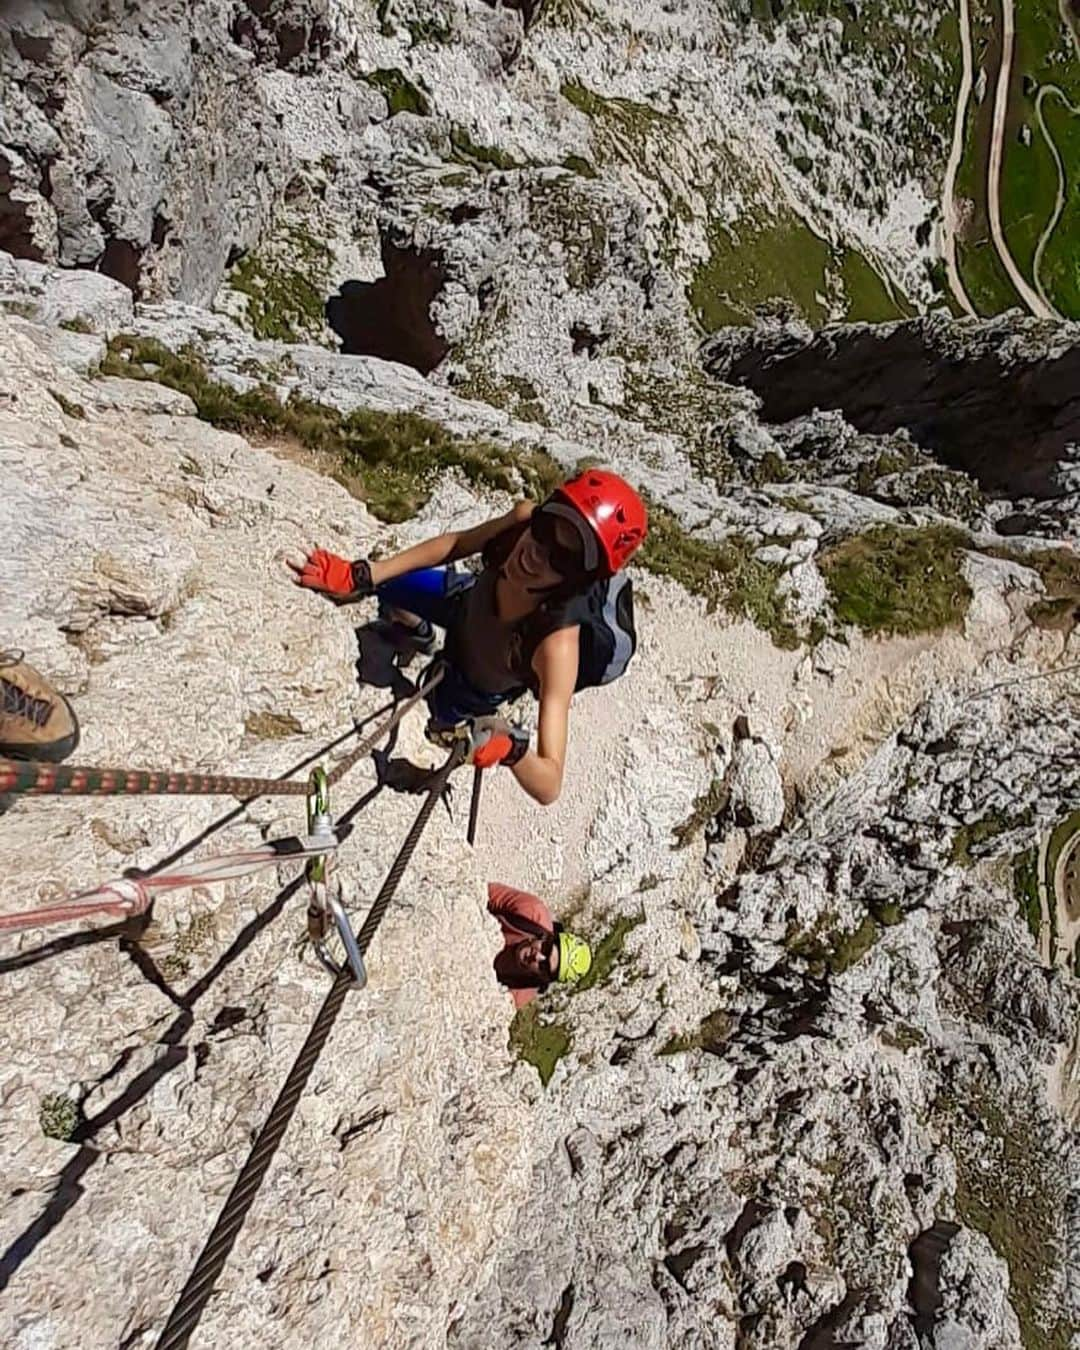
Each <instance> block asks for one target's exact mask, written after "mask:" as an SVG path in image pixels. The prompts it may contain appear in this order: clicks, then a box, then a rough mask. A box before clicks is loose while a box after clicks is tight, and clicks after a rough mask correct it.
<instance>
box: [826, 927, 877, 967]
mask: <svg viewBox="0 0 1080 1350" xmlns="http://www.w3.org/2000/svg"><path fill="white" fill-rule="evenodd" d="M878 936H879V933H878V926H877V923H876V922H875V920H874V919H873V917H872V916H871V915H869V914H868V915H867V916H866V918H865V919H863V921H862V923H860V924H859V926H858V928H856V929H855V931H854V932H852V933H841V934H840V935H839V936H838V937H837V938H836V939H835V946H834V947H833V949H832V952H831V953H830V954H829V956H828V958H827V959H828V963H829V969H830V970H831V971H832V973H833V974H834V975H842V974H843V973H844V971H845V970H850V969H851V967H852V966H854V965H857V964H858V963H859V962H860V961H861V960H862V959H863V957H864V956H865V955H866V954H867V952H868V951H869V950H870V948H871V947H872V946H873V945H874V943H875V942H876V941H877V940H878Z"/></svg>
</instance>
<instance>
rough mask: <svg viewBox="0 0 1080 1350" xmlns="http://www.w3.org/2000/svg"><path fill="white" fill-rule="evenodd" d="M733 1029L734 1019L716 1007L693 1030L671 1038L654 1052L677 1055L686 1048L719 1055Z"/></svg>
mask: <svg viewBox="0 0 1080 1350" xmlns="http://www.w3.org/2000/svg"><path fill="white" fill-rule="evenodd" d="M734 1029H735V1019H734V1017H732V1015H731V1014H730V1013H729V1012H726V1011H725V1010H724V1009H723V1008H717V1010H716V1011H715V1012H711V1013H709V1015H708V1017H704V1018H702V1020H701V1025H700V1026H699V1027H698V1028H697V1029H696V1030H695V1031H689V1032H684V1033H683V1034H682V1035H681V1036H672V1038H671V1039H670V1040H669V1041H668V1042H667V1043H666V1044H664V1045H663V1046H661V1047H660V1049H659V1050H658V1051H657V1052H656V1053H657V1054H658V1055H679V1054H682V1053H683V1052H684V1051H686V1050H704V1051H705V1053H706V1054H709V1055H719V1054H721V1053H722V1052H723V1049H724V1046H725V1045H726V1044H727V1043H728V1041H729V1040H730V1038H731V1033H732V1032H733V1031H734Z"/></svg>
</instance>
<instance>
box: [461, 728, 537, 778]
mask: <svg viewBox="0 0 1080 1350" xmlns="http://www.w3.org/2000/svg"><path fill="white" fill-rule="evenodd" d="M466 734H467V736H468V742H469V753H468V756H467V758H466V761H465V762H466V763H467V764H471V765H473V767H474V768H477V769H493V768H494V767H495V766H496V764H504V765H506V767H507V768H513V766H514V765H515V764H516V763H517V762H518V760H519V759H521V757H522V756H523V755H525V754H526V753H527V752H528V749H529V733H528V732H527V731H526V730H525V729H524V728H523V727H516V726H514V725H513V723H511V722H508V721H507V720H506V718H505V717H474V718H472V719H471V720H470V721H469V722H468V723H466Z"/></svg>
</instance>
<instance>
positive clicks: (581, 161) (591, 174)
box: [562, 155, 599, 178]
mask: <svg viewBox="0 0 1080 1350" xmlns="http://www.w3.org/2000/svg"><path fill="white" fill-rule="evenodd" d="M562 164H563V168H564V169H569V170H570V171H571V172H572V173H577V174H580V175H581V177H582V178H597V177H599V175H598V174H597V172H596V168H595V166H594V165H593V164H592V163H591V161H589V160H587V159H585V158H583V157H582V156H581V155H567V156H566V158H565V159H564V160H563V162H562Z"/></svg>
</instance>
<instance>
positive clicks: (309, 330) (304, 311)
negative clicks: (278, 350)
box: [228, 226, 333, 342]
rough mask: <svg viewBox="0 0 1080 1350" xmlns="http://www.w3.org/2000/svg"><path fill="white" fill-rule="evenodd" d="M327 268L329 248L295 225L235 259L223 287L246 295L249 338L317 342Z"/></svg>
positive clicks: (327, 282) (321, 328) (321, 326)
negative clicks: (262, 246) (257, 249)
mask: <svg viewBox="0 0 1080 1350" xmlns="http://www.w3.org/2000/svg"><path fill="white" fill-rule="evenodd" d="M332 264H333V255H332V254H331V252H330V249H329V248H328V247H327V246H326V245H325V244H324V243H323V242H322V241H321V240H319V239H316V238H314V237H313V236H312V235H310V234H308V233H307V232H306V231H304V230H301V229H299V228H298V227H296V226H293V227H291V228H289V229H287V230H285V231H284V232H283V233H282V234H281V235H280V236H279V237H277V238H276V239H275V240H274V241H273V242H272V243H271V244H268V245H267V247H266V249H265V250H262V251H257V252H254V253H249V254H248V255H247V256H246V257H244V258H241V260H240V261H239V262H238V263H237V264H236V266H235V267H234V268H233V269H232V271H231V272H230V273H229V276H228V284H229V286H231V287H232V289H233V290H234V291H239V292H240V293H241V294H242V295H244V296H246V297H247V321H248V325H249V327H250V328H251V331H252V333H253V334H254V335H255V337H257V338H259V339H260V340H262V341H271V342H306V341H309V340H311V339H312V338H314V339H316V340H318V339H320V338H321V337H322V336H323V334H324V331H325V324H324V311H325V305H326V296H327V293H328V291H329V288H330V280H329V279H330V269H331V266H332Z"/></svg>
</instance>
